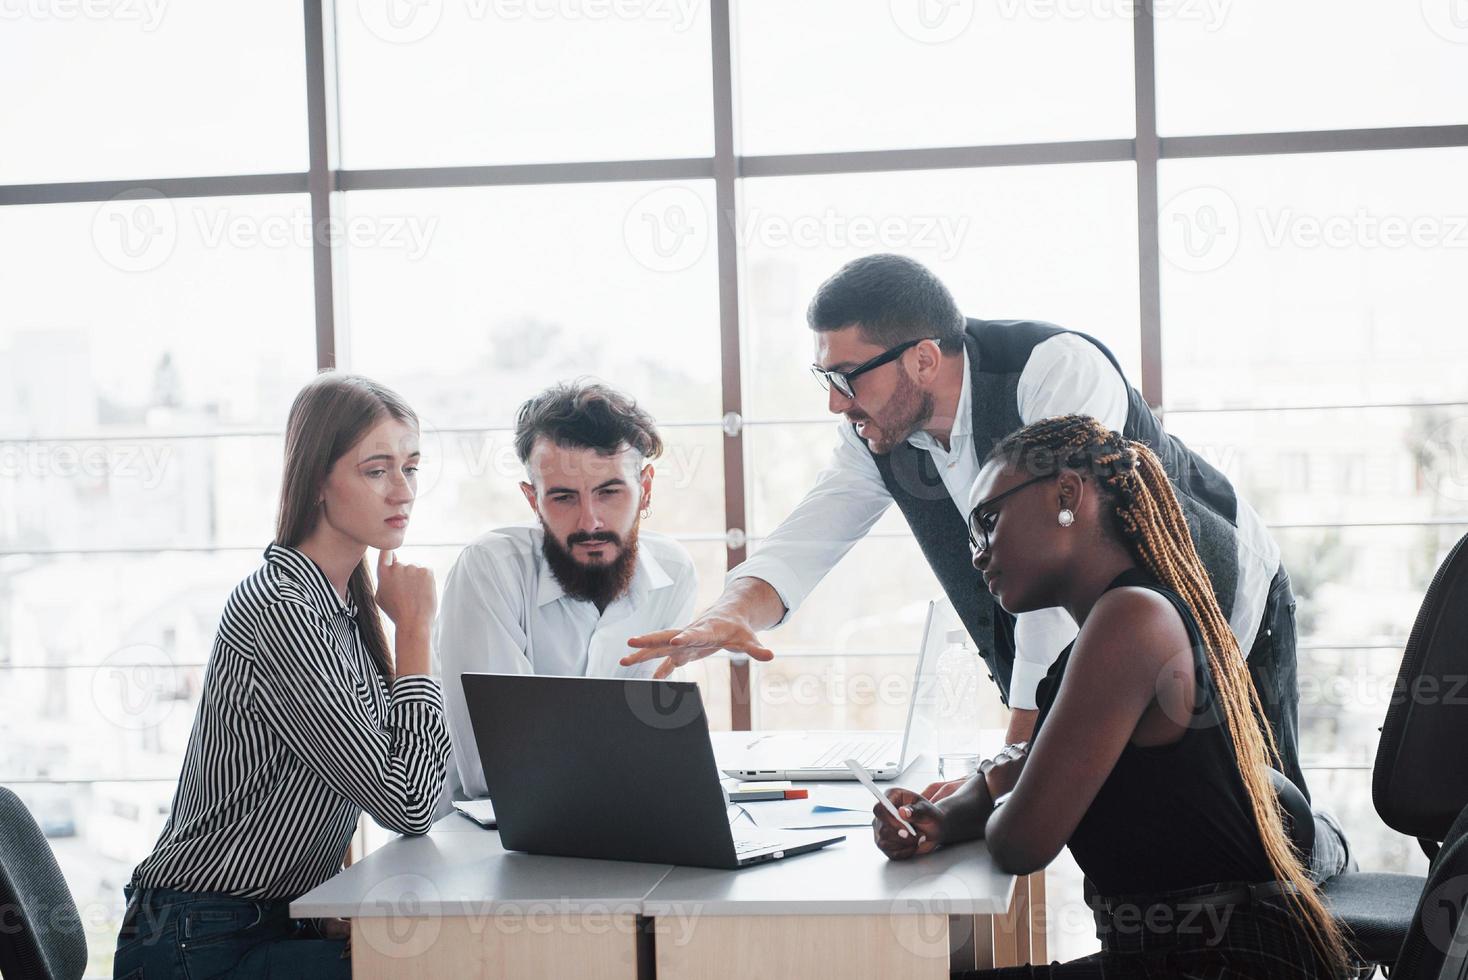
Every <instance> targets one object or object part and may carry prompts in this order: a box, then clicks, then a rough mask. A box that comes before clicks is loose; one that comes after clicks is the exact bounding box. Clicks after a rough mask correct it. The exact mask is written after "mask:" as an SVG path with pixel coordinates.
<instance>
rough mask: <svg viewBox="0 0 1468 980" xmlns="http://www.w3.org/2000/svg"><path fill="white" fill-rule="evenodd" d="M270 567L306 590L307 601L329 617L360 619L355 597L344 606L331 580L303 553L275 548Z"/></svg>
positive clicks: (271, 548)
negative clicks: (339, 615) (341, 615)
mask: <svg viewBox="0 0 1468 980" xmlns="http://www.w3.org/2000/svg"><path fill="white" fill-rule="evenodd" d="M265 562H266V564H269V565H273V566H274V567H276V568H278V569H280V570H281V571H282V572H284V573H285V574H286V575H287V576H288V577H289V578H290V579H291V580H292V581H294V582H295V583H296V584H298V585H300V586H301V588H302V589H304V590H305V593H306V597H307V598H308V599H309V600H310V601H311V604H312V605H313V606H315V607H316V608H317V609H320V610H321V611H322V612H324V613H326V615H328V616H332V615H335V614H336V613H345V614H346V615H348V616H351V617H353V618H355V617H356V615H357V605H356V603H354V602H352V598H351V595H350V594H349V595H348V596H347V601H346V602H343V601H342V598H341V596H339V595H337V594H336V589H335V588H334V587H333V586H332V584H331V579H329V578H327V577H326V573H325V572H323V571H322V570H321V566H320V565H318V564H316V563H315V562H314V561H312V560H311V559H310V558H308V557H306V554H305V553H304V552H302V551H298V550H297V549H295V548H288V547H286V546H285V545H282V544H271V545H270V546H269V547H268V548H266V549H265Z"/></svg>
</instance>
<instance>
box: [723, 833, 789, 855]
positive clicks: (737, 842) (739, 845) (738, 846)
mask: <svg viewBox="0 0 1468 980" xmlns="http://www.w3.org/2000/svg"><path fill="white" fill-rule="evenodd" d="M779 846H780V842H779V841H773V840H759V839H757V838H754V837H749V838H745V839H743V840H741V839H740V838H738V837H736V838H734V854H735V855H736V856H738V855H741V854H749V853H752V852H754V851H763V850H766V849H768V848H771V847H779Z"/></svg>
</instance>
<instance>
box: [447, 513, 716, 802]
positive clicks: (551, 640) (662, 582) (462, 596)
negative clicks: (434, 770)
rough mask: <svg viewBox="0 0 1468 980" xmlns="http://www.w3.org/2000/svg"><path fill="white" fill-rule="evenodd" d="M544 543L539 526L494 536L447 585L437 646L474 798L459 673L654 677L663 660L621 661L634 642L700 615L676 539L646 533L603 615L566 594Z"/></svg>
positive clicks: (473, 761)
mask: <svg viewBox="0 0 1468 980" xmlns="http://www.w3.org/2000/svg"><path fill="white" fill-rule="evenodd" d="M544 538H545V531H544V530H543V529H542V528H540V527H539V526H538V525H536V526H529V525H516V526H513V527H504V528H500V529H498V530H495V531H490V532H489V533H488V534H485V535H484V536H483V537H481V538H479V539H478V540H476V541H474V542H473V543H472V544H470V545H469V546H468V547H467V548H465V549H464V551H463V553H462V554H460V555H459V558H458V560H457V561H455V562H454V567H453V569H452V570H451V571H450V572H449V575H448V578H447V580H445V582H444V590H443V600H442V602H441V603H440V605H439V614H438V622H437V624H436V625H435V627H434V644H433V646H434V651H435V656H436V657H437V658H438V660H439V666H440V670H439V671H437V673H438V674H439V676H440V677H442V678H443V688H444V702H445V705H446V707H447V710H448V723H449V734H450V736H451V738H452V741H453V757H454V761H455V765H456V767H457V775H458V777H459V784H460V785H461V786H462V788H463V791H464V792H466V793H467V794H468V795H469V796H472V797H482V796H485V795H487V791H486V789H485V785H484V771H483V769H482V768H481V767H480V764H479V750H478V748H477V747H476V745H475V742H474V727H473V725H472V724H471V723H470V721H469V714H468V710H467V708H466V706H465V703H464V688H463V685H462V684H461V683H460V682H459V675H460V674H462V673H464V672H465V671H470V672H477V673H496V674H550V675H560V676H570V677H650V676H651V675H652V673H653V671H655V670H656V669H657V667H658V663H657V662H650V663H645V664H638V665H637V666H635V667H623V666H621V664H619V663H618V661H620V660H621V659H622V658H623V657H624V656H626V655H627V652H628V648H627V640H628V638H629V637H633V636H638V635H640V634H642V633H650V632H652V631H654V630H661V629H668V628H670V627H674V626H685V625H687V623H688V621H689V619H690V618H691V617H692V616H693V602H694V594H695V593H696V592H697V590H698V576H697V573H696V572H695V571H694V567H693V558H692V557H691V556H690V555H689V554H688V551H687V550H686V549H685V548H684V547H683V546H682V545H681V544H679V543H678V542H676V541H674V540H673V539H672V538H669V537H667V536H665V535H661V534H656V533H654V532H652V531H643V532H642V533H641V535H640V536H639V538H638V547H637V567H636V569H635V571H634V572H633V574H632V581H631V583H630V584H629V585H628V588H627V591H626V593H624V594H623V595H622V596H620V597H618V598H617V599H615V600H613V602H612V603H611V604H610V605H608V606H607V607H606V609H605V611H603V612H597V609H596V604H595V603H593V602H590V601H588V600H585V599H573V598H571V597H570V596H568V595H566V593H565V590H563V589H562V588H561V583H560V582H559V581H558V580H557V579H556V577H555V575H554V574H553V573H552V572H551V570H550V566H549V565H548V564H547V563H546V560H545V553H544V551H542V550H541V542H542V541H543V540H544Z"/></svg>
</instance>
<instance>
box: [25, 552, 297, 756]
mask: <svg viewBox="0 0 1468 980" xmlns="http://www.w3.org/2000/svg"><path fill="white" fill-rule="evenodd" d="M268 541H269V538H268V537H265V538H263V539H262V541H261V544H260V547H259V548H258V549H256V548H254V547H250V548H243V549H239V550H231V551H219V552H189V553H184V552H160V553H154V554H130V555H128V554H124V555H7V556H4V557H0V589H3V591H0V596H3V600H0V601H3V603H4V609H5V614H6V617H7V618H6V620H5V625H4V629H5V636H6V638H7V640H8V643H7V644H6V646H5V650H6V655H7V657H8V659H7V660H6V661H5V663H6V664H8V665H10V666H14V667H38V666H44V665H48V664H100V665H104V666H115V667H117V668H118V669H119V670H120V671H121V672H122V673H121V674H116V673H114V674H108V673H106V671H103V672H102V673H100V674H99V675H98V676H97V677H96V678H95V679H93V680H88V681H87V682H86V685H83V686H82V688H78V689H76V690H73V689H72V688H71V687H66V686H64V687H63V688H62V689H60V690H59V692H58V693H56V694H54V696H55V697H57V698H59V699H61V701H60V703H61V704H62V705H63V706H64V707H63V708H62V709H60V710H56V711H47V710H46V709H45V708H43V707H41V706H39V704H38V702H39V701H40V700H42V699H40V698H30V697H27V698H24V699H22V700H21V701H18V702H16V703H17V704H23V705H24V707H25V709H26V710H27V711H31V710H34V711H36V712H39V713H41V714H44V715H45V716H46V717H49V718H53V719H62V720H65V719H66V718H68V717H70V716H71V715H72V714H75V715H77V716H78V719H77V726H80V727H75V728H73V729H68V728H67V727H66V725H62V726H61V727H59V728H58V727H54V726H49V725H47V726H41V728H32V729H27V731H30V732H31V733H32V734H35V733H36V732H40V735H39V736H37V737H42V738H47V739H52V740H53V741H58V742H63V743H66V744H72V742H70V741H68V739H70V738H71V736H69V735H67V732H68V731H73V732H74V733H75V735H76V741H77V743H78V744H79V743H80V742H85V741H87V740H88V739H89V738H92V737H93V735H95V736H96V737H97V739H98V741H99V744H100V742H101V741H105V739H104V738H103V737H102V736H103V735H104V734H105V733H107V732H111V731H123V730H126V731H135V730H142V729H144V728H148V727H153V726H162V729H161V730H162V735H159V736H157V737H159V738H162V742H161V743H156V742H155V743H148V744H145V743H143V742H139V743H137V745H138V746H139V748H138V749H137V751H139V752H141V751H143V750H144V749H147V751H151V752H153V753H155V755H154V756H136V757H134V756H129V757H128V758H127V759H125V760H120V762H119V764H125V766H126V769H125V770H118V771H131V770H133V769H140V770H141V769H146V768H147V767H148V766H150V765H162V766H164V767H165V768H166V765H167V760H168V759H174V762H175V764H176V762H177V758H182V753H183V746H184V743H185V742H186V741H187V740H188V726H189V724H190V721H191V719H192V711H191V709H188V708H186V707H185V708H179V707H176V706H172V707H171V706H170V705H172V702H173V697H172V693H171V692H175V691H186V690H187V684H186V683H185V681H184V680H183V679H181V675H180V676H175V674H176V672H178V671H181V670H182V669H183V665H185V664H198V663H202V662H204V661H206V660H207V659H208V658H209V650H210V647H211V646H212V645H213V642H214V630H215V627H216V626H217V624H218V622H219V615H220V613H221V612H222V611H223V609H224V601H225V600H226V599H227V598H229V593H230V591H231V590H232V589H233V588H234V587H235V586H236V585H238V584H239V582H240V580H241V579H243V578H244V577H245V576H246V575H248V574H249V573H250V572H252V571H254V570H255V569H256V568H258V567H259V565H260V562H261V552H263V551H264V550H265V544H266V543H267V542H268ZM126 582H143V583H147V586H148V587H147V588H146V589H141V588H135V589H124V588H119V587H118V586H119V583H126ZM150 663H152V664H157V665H159V669H158V670H157V671H155V672H154V673H153V674H152V675H151V676H150V675H148V674H147V672H146V670H144V669H143V667H145V666H146V665H147V664H150ZM134 667H137V668H138V669H137V670H136V671H135V670H134V669H133V668H134ZM33 673H34V675H35V676H33V677H31V679H30V681H29V683H35V684H41V683H42V682H43V681H44V682H46V683H52V684H55V683H60V682H57V681H55V680H54V679H53V680H50V681H47V675H48V674H49V673H55V672H48V671H35V672H33ZM62 673H63V674H64V673H65V672H62ZM72 680H74V678H73V679H72ZM66 683H67V684H70V683H72V681H67V682H66ZM94 683H95V686H96V687H97V695H96V696H95V697H94V696H93V694H92V693H90V688H89V687H88V686H87V685H92V684H94ZM127 684H133V685H134V686H135V688H136V689H135V690H132V691H131V692H130V693H128V694H126V696H121V697H120V700H119V699H118V698H119V696H118V695H117V693H116V692H117V691H118V689H119V688H120V687H121V688H126V685H127ZM158 685H162V686H161V687H160V686H158ZM104 701H105V702H106V703H107V704H109V705H111V704H114V703H115V704H117V705H118V706H119V709H120V710H122V711H123V712H124V713H123V714H115V713H110V712H109V711H102V710H99V709H100V708H101V702H104ZM67 705H69V707H65V706H67ZM128 712H131V716H129V715H128V714H127V713H128ZM94 715H95V716H96V717H95V718H93V716H94ZM83 716H84V717H83ZM180 717H181V718H182V719H183V721H182V727H181V728H178V729H175V728H174V727H172V726H173V725H174V723H175V722H176V721H177V720H178V718H180ZM3 724H7V725H19V726H22V727H24V725H25V722H24V719H23V718H22V717H21V716H19V715H17V714H15V713H11V712H7V713H6V716H5V721H4V722H3ZM58 724H59V722H58ZM94 724H95V727H91V726H94ZM89 733H90V734H89ZM28 737H29V736H28ZM7 744H17V743H15V742H7ZM118 750H119V751H131V749H129V748H128V747H127V746H119V747H118ZM175 752H176V753H177V756H176V757H175V756H174V755H172V754H171V753H175ZM156 753H162V755H156ZM87 762H88V756H87V755H85V754H79V755H76V756H75V757H68V758H63V759H60V760H57V761H56V763H55V764H56V766H57V767H58V768H66V767H70V768H72V769H75V768H76V767H78V766H80V765H82V764H85V763H87ZM12 772H13V771H12ZM25 774H26V773H20V775H25ZM31 775H45V774H44V773H40V772H36V773H31Z"/></svg>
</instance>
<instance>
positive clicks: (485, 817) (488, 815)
mask: <svg viewBox="0 0 1468 980" xmlns="http://www.w3.org/2000/svg"><path fill="white" fill-rule="evenodd" d="M454 809H455V810H458V811H459V812H460V813H462V814H463V815H464V816H466V817H468V818H469V819H470V820H473V821H474V822H475V823H477V824H479V826H481V827H489V828H491V829H493V828H494V826H495V819H494V804H493V803H492V802H490V801H489V800H455V801H454Z"/></svg>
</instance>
